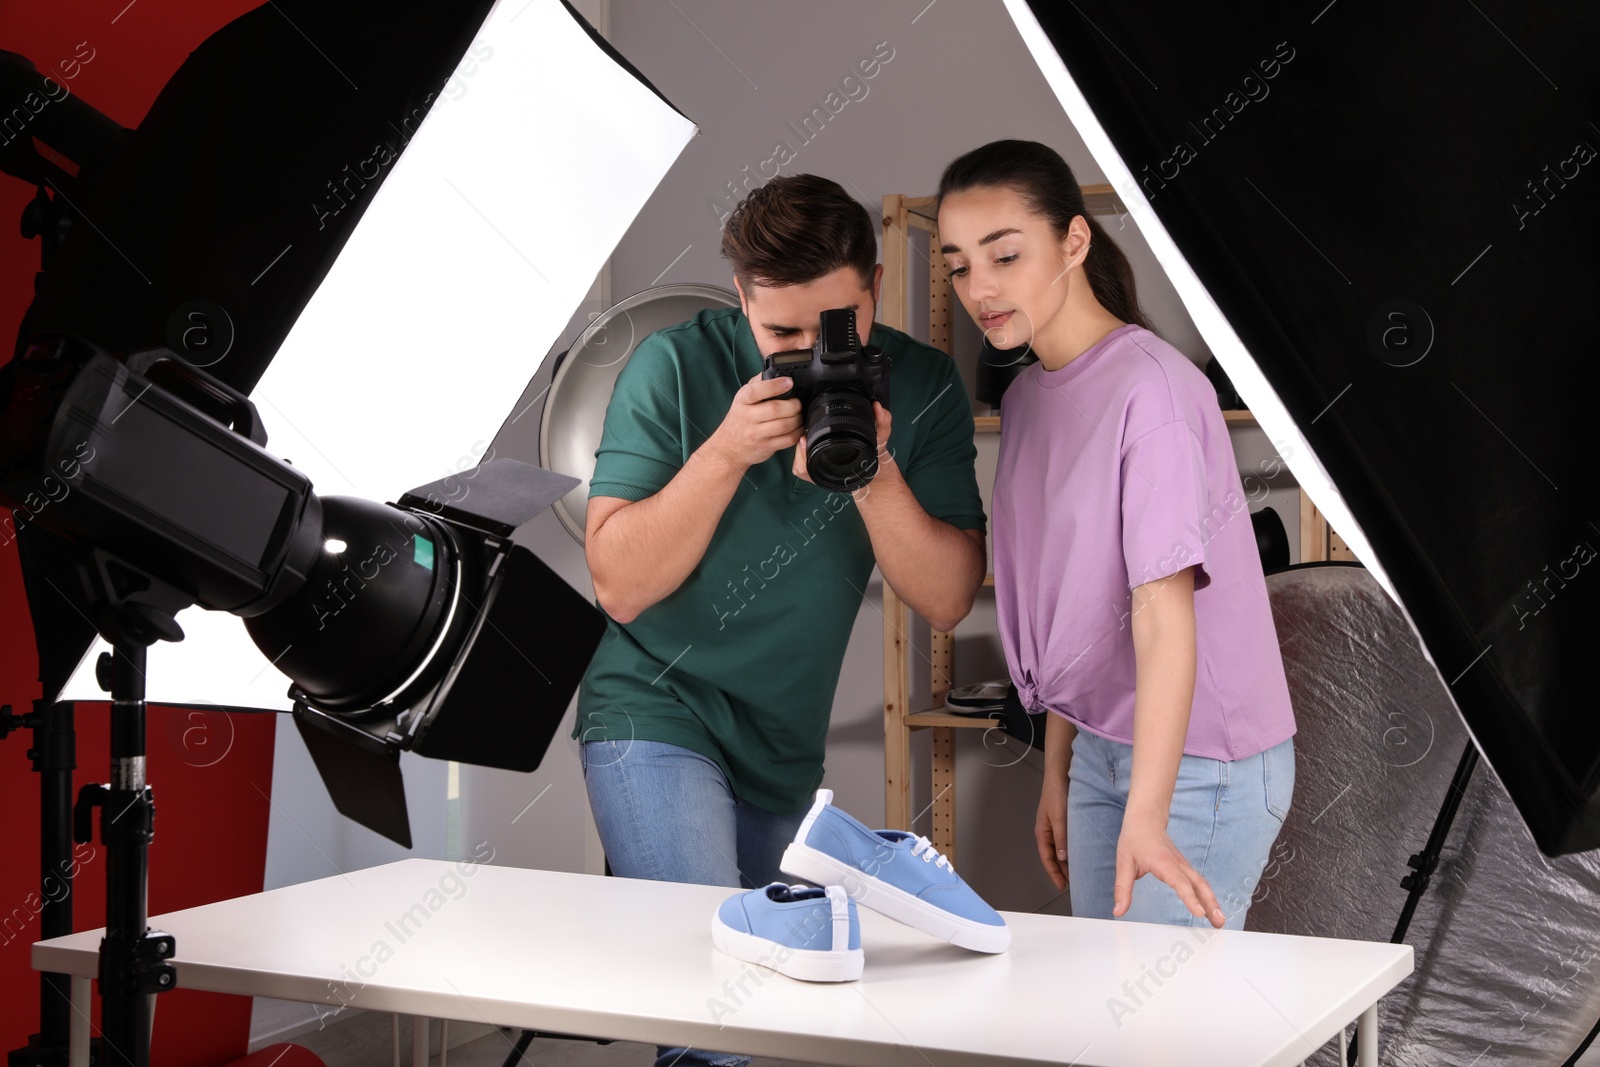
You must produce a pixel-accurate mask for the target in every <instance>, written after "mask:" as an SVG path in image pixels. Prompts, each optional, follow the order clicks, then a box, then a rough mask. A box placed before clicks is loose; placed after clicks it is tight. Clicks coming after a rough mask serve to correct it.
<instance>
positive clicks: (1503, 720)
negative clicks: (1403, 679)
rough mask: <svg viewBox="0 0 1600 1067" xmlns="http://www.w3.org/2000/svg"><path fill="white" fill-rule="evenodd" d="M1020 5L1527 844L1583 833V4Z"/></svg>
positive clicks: (1597, 282)
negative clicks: (1310, 468) (1341, 504)
mask: <svg viewBox="0 0 1600 1067" xmlns="http://www.w3.org/2000/svg"><path fill="white" fill-rule="evenodd" d="M1028 6H1029V7H1031V9H1032V12H1033V16H1034V17H1035V18H1036V19H1037V20H1038V23H1039V25H1040V27H1042V29H1043V30H1044V31H1045V34H1046V36H1047V37H1048V39H1049V41H1050V43H1051V44H1052V45H1053V46H1054V48H1055V50H1056V52H1057V53H1058V54H1059V56H1060V59H1061V61H1062V62H1063V63H1064V65H1065V67H1066V69H1067V71H1068V73H1069V74H1070V76H1071V79H1072V81H1073V82H1075V83H1076V85H1077V87H1078V89H1079V90H1081V92H1082V93H1083V95H1084V97H1085V98H1086V99H1087V101H1088V103H1089V106H1090V108H1091V109H1092V111H1093V112H1094V116H1095V118H1096V119H1098V121H1099V123H1100V125H1101V126H1102V127H1103V128H1104V129H1105V131H1106V134H1107V135H1108V136H1109V138H1110V140H1111V142H1112V144H1113V145H1114V146H1115V150H1116V153H1117V155H1119V156H1120V157H1121V160H1122V161H1123V163H1125V164H1126V166H1127V169H1128V171H1130V172H1131V176H1132V179H1133V181H1134V182H1136V183H1137V184H1138V186H1139V187H1140V188H1141V189H1142V191H1143V193H1144V195H1145V196H1146V197H1148V198H1149V207H1150V208H1151V209H1152V210H1153V211H1154V214H1155V216H1156V217H1157V218H1158V219H1159V221H1160V223H1161V224H1162V225H1163V226H1164V227H1165V228H1166V230H1167V231H1168V233H1169V234H1170V235H1171V237H1172V239H1173V241H1174V242H1175V244H1176V245H1177V247H1178V249H1179V250H1180V252H1181V253H1182V255H1183V257H1184V258H1185V259H1186V260H1187V261H1188V263H1189V265H1190V267H1192V269H1193V270H1194V272H1195V274H1196V275H1197V276H1198V278H1199V280H1200V282H1201V283H1202V284H1203V286H1204V288H1205V289H1206V291H1207V292H1208V293H1209V294H1210V297H1211V298H1212V300H1213V301H1214V302H1215V303H1216V305H1217V307H1218V308H1219V309H1220V310H1221V311H1222V313H1223V315H1224V316H1225V318H1226V319H1227V322H1228V324H1229V325H1231V327H1232V328H1233V330H1234V332H1235V333H1236V334H1237V335H1238V337H1239V338H1240V339H1241V340H1242V341H1243V343H1244V346H1245V348H1246V349H1247V350H1248V352H1249V354H1250V357H1251V358H1253V360H1254V362H1255V363H1256V364H1257V365H1258V366H1259V368H1260V370H1261V371H1262V373H1263V374H1264V376H1265V378H1266V380H1267V382H1268V383H1269V384H1270V386H1271V387H1272V389H1273V390H1275V391H1276V393H1277V395H1278V397H1279V398H1280V399H1281V401H1282V403H1283V405H1284V407H1285V408H1286V409H1287V412H1288V413H1289V415H1290V416H1291V417H1292V419H1293V421H1294V423H1295V424H1296V425H1297V426H1298V427H1299V429H1300V430H1301V432H1302V433H1303V434H1304V435H1305V438H1306V441H1307V443H1308V444H1309V445H1310V446H1311V449H1312V450H1313V452H1314V453H1315V455H1316V458H1317V459H1318V460H1319V461H1320V462H1321V464H1322V465H1323V467H1324V468H1325V469H1326V471H1327V472H1328V475H1329V476H1330V477H1331V479H1332V481H1333V483H1334V485H1335V486H1336V487H1337V489H1338V491H1339V493H1340V494H1341V495H1342V497H1343V499H1344V501H1345V503H1346V504H1347V506H1348V507H1349V509H1350V511H1351V513H1352V515H1353V516H1354V518H1355V521H1356V523H1357V524H1358V525H1359V527H1360V531H1361V533H1362V534H1363V535H1364V536H1365V538H1366V540H1367V542H1368V544H1369V545H1370V547H1371V550H1372V553H1373V555H1374V556H1375V557H1376V558H1375V559H1374V560H1372V561H1371V562H1374V563H1376V564H1377V565H1378V566H1380V567H1381V568H1382V570H1383V571H1384V572H1385V573H1386V574H1387V576H1388V578H1389V580H1390V581H1391V582H1392V584H1393V587H1394V589H1395V591H1396V592H1397V593H1398V595H1399V597H1400V600H1401V604H1402V607H1403V608H1404V609H1405V611H1406V613H1407V614H1408V615H1409V617H1410V618H1411V620H1412V622H1413V623H1414V625H1415V626H1416V628H1417V630H1418V631H1419V633H1420V634H1421V636H1422V638H1423V641H1424V643H1425V645H1426V648H1427V651H1428V653H1429V655H1430V657H1431V658H1432V660H1433V662H1434V663H1435V665H1436V666H1437V668H1438V670H1439V673H1440V675H1441V677H1442V678H1443V680H1444V681H1445V683H1447V685H1448V686H1449V690H1450V692H1451V694H1452V696H1453V697H1454V699H1455V701H1456V704H1457V706H1458V707H1459V708H1460V710H1461V712H1462V714H1463V716H1464V718H1465V720H1466V722H1467V725H1468V727H1469V728H1470V729H1471V731H1472V734H1473V736H1474V737H1475V738H1476V740H1477V742H1478V744H1479V746H1480V748H1481V749H1482V750H1483V752H1484V754H1485V755H1486V756H1487V758H1488V759H1489V761H1490V762H1491V763H1492V764H1493V766H1494V769H1495V771H1496V772H1497V773H1498V774H1499V776H1500V778H1501V779H1502V780H1503V781H1504V783H1505V785H1506V787H1507V790H1508V791H1509V793H1510V795H1511V796H1512V798H1513V799H1514V800H1515V802H1516V805H1517V807H1518V809H1519V810H1520V812H1521V814H1522V816H1523V818H1524V819H1525V820H1526V821H1527V823H1528V825H1529V828H1530V829H1531V830H1532V832H1533V834H1534V836H1535V838H1536V840H1537V841H1538V844H1539V847H1540V848H1541V849H1543V850H1544V851H1545V852H1546V853H1549V854H1561V853H1566V852H1572V851H1577V850H1582V849H1588V848H1593V847H1595V846H1597V845H1600V807H1597V805H1596V802H1595V792H1596V788H1597V785H1600V777H1597V775H1600V717H1597V716H1596V714H1595V710H1594V705H1593V698H1592V695H1591V689H1590V677H1591V676H1590V673H1589V663H1588V661H1587V659H1586V655H1587V653H1585V652H1584V649H1585V648H1587V647H1588V646H1589V642H1590V640H1591V639H1592V637H1591V635H1592V634H1593V632H1594V629H1595V626H1594V620H1595V613H1596V607H1597V604H1600V599H1597V598H1600V564H1597V563H1596V547H1597V546H1600V525H1597V524H1600V507H1596V504H1595V500H1596V485H1595V482H1596V479H1595V476H1594V473H1593V464H1594V460H1593V457H1592V454H1591V450H1590V448H1589V447H1587V444H1586V441H1585V440H1584V439H1583V438H1582V437H1581V435H1580V434H1579V433H1578V430H1579V429H1580V428H1581V427H1582V426H1583V425H1584V424H1585V423H1586V422H1587V415H1586V414H1585V412H1586V411H1587V410H1588V408H1589V407H1590V406H1591V405H1592V404H1593V398H1594V395H1595V379H1596V370H1595V357H1596V354H1597V352H1596V349H1597V347H1600V346H1597V343H1596V336H1597V330H1600V125H1597V123H1600V91H1597V84H1596V81H1597V77H1600V64H1597V63H1596V62H1595V56H1596V55H1597V54H1600V8H1596V7H1595V6H1594V5H1592V4H1570V5H1560V4H1553V3H1528V2H1524V0H1477V2H1472V3H1465V4H1460V5H1447V6H1439V5H1421V6H1416V5H1392V4H1379V3H1373V2H1371V0H1334V2H1332V3H1329V2H1328V0H1312V2H1311V3H1307V4H1292V5H1284V4H1278V3H1267V2H1257V3H1234V4H1226V5H1222V6H1220V7H1219V6H1217V5H1183V4H1166V3H1152V2H1150V0H1117V2H1115V3H1113V2H1110V0H1077V2H1075V3H1071V4H1062V3H1057V2H1055V0H1030V3H1029V5H1028ZM1017 13H1018V15H1019V17H1025V13H1024V12H1022V11H1020V9H1019V10H1018V12H1017ZM1040 58H1041V63H1044V62H1045V60H1046V57H1043V56H1041V57H1040ZM1127 192H1128V191H1127V190H1125V196H1126V194H1127ZM1351 773H1352V774H1356V773H1360V768H1351Z"/></svg>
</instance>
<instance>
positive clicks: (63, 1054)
mask: <svg viewBox="0 0 1600 1067" xmlns="http://www.w3.org/2000/svg"><path fill="white" fill-rule="evenodd" d="M68 1062H69V1061H68V1057H67V1046H66V1045H64V1044H62V1045H53V1044H52V1045H46V1044H42V1043H41V1042H40V1039H39V1035H38V1034H33V1035H31V1036H30V1037H29V1038H28V1047H27V1048H19V1049H12V1050H11V1052H10V1053H8V1054H7V1055H6V1067H67V1064H68ZM103 1063H105V1059H104V1057H103V1056H102V1055H101V1042H100V1039H99V1038H98V1037H96V1038H91V1039H90V1040H89V1067H100V1065H101V1064H103Z"/></svg>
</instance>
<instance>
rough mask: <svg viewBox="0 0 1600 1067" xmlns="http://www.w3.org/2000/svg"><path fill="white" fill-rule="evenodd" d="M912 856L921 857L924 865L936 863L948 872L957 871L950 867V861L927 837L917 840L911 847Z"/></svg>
mask: <svg viewBox="0 0 1600 1067" xmlns="http://www.w3.org/2000/svg"><path fill="white" fill-rule="evenodd" d="M911 854H912V855H913V856H921V857H922V862H923V863H934V864H937V865H938V866H940V867H943V868H944V869H945V870H947V871H954V870H955V868H954V867H952V866H950V861H949V860H947V859H945V857H944V853H942V852H940V851H938V850H937V849H935V848H934V847H933V842H932V841H929V840H928V839H927V838H926V837H918V838H917V840H916V843H915V844H914V845H912V846H911Z"/></svg>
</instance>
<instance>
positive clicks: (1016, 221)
mask: <svg viewBox="0 0 1600 1067" xmlns="http://www.w3.org/2000/svg"><path fill="white" fill-rule="evenodd" d="M1080 229H1081V231H1082V232H1081V238H1080V235H1079V231H1080ZM939 239H940V250H941V251H942V252H943V253H944V257H945V263H946V264H947V265H948V266H949V269H950V282H951V285H952V286H953V287H954V289H955V292H956V296H957V297H958V298H959V299H960V300H961V306H962V307H964V308H966V309H967V314H969V315H971V316H972V318H973V321H974V322H976V323H977V324H978V326H979V327H980V328H981V329H982V330H983V333H984V336H985V337H986V338H988V341H989V343H990V344H991V345H993V346H994V347H995V348H1002V349H1005V348H1018V347H1021V346H1022V345H1026V344H1031V343H1032V342H1033V341H1034V339H1035V338H1036V337H1037V336H1039V334H1040V333H1041V332H1044V331H1046V330H1047V329H1048V328H1049V327H1050V324H1051V323H1052V322H1053V321H1054V320H1055V319H1056V317H1057V316H1058V315H1059V314H1060V313H1061V310H1062V308H1063V307H1064V306H1065V305H1066V301H1067V272H1068V271H1070V270H1071V269H1072V268H1073V267H1076V266H1079V265H1080V264H1081V263H1082V262H1083V258H1084V255H1085V254H1086V253H1087V251H1088V227H1087V226H1086V225H1085V224H1084V223H1083V222H1082V220H1081V219H1074V220H1073V223H1072V227H1071V228H1070V229H1069V230H1068V233H1067V235H1066V237H1064V238H1057V237H1056V235H1055V234H1054V233H1053V232H1052V230H1051V227H1050V223H1049V221H1048V220H1046V219H1045V218H1044V217H1043V216H1040V215H1036V214H1034V213H1033V212H1032V211H1030V210H1028V207H1027V204H1026V203H1025V202H1024V200H1023V198H1022V195H1021V194H1020V193H1018V192H1017V191H1016V190H1014V189H1010V188H1006V187H1003V186H979V187H977V188H973V189H967V190H965V191H963V192H960V193H953V194H951V195H949V196H947V197H945V198H944V201H943V202H942V203H941V204H940V205H939Z"/></svg>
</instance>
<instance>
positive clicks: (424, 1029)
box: [411, 1015, 1377, 1067]
mask: <svg viewBox="0 0 1600 1067" xmlns="http://www.w3.org/2000/svg"><path fill="white" fill-rule="evenodd" d="M411 1067H428V1020H426V1019H424V1018H422V1016H420V1015H413V1016H412V1017H411ZM1373 1067H1377V1065H1376V1064H1373Z"/></svg>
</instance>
